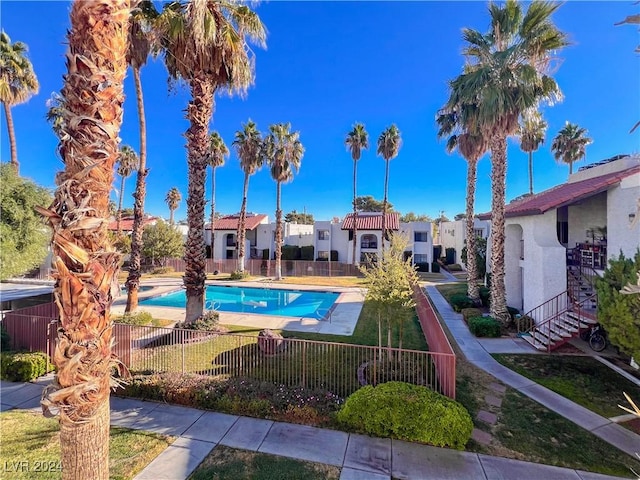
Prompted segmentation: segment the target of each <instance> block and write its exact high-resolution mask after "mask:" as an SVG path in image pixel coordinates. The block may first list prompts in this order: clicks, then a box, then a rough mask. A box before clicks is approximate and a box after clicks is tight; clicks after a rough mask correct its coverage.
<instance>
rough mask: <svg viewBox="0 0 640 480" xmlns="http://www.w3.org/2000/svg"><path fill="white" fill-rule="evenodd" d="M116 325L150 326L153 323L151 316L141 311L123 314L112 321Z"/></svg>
mask: <svg viewBox="0 0 640 480" xmlns="http://www.w3.org/2000/svg"><path fill="white" fill-rule="evenodd" d="M114 322H116V323H126V324H127V325H150V324H151V323H153V316H152V315H151V314H150V313H149V312H145V311H143V310H141V311H139V312H135V313H125V314H124V315H122V316H121V317H117V318H115V319H114Z"/></svg>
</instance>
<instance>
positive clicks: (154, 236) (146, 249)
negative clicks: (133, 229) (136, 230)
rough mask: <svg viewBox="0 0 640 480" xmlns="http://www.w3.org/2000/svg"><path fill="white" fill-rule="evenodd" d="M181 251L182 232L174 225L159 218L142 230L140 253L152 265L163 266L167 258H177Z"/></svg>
mask: <svg viewBox="0 0 640 480" xmlns="http://www.w3.org/2000/svg"><path fill="white" fill-rule="evenodd" d="M183 253H184V243H183V241H182V234H181V233H180V231H179V230H178V229H177V228H176V227H175V226H174V225H171V224H169V223H166V222H163V221H162V220H160V221H158V223H156V224H155V225H148V226H147V227H145V229H144V231H143V232H142V254H143V255H144V256H145V257H146V258H150V259H151V260H152V263H153V264H154V265H160V266H162V267H164V266H165V264H166V260H167V258H178V257H180V256H182V254H183Z"/></svg>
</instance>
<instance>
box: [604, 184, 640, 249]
mask: <svg viewBox="0 0 640 480" xmlns="http://www.w3.org/2000/svg"><path fill="white" fill-rule="evenodd" d="M638 202H640V173H639V174H636V175H632V176H630V177H627V178H625V179H623V180H622V182H620V185H618V186H616V187H615V188H612V189H610V190H609V191H608V192H607V219H608V222H607V256H608V258H610V259H611V258H617V257H618V255H619V254H620V250H622V252H623V253H624V255H625V257H627V258H630V257H632V256H633V255H634V254H635V252H636V249H637V248H639V247H640V219H638V221H636V222H635V225H634V226H633V227H632V222H631V221H630V220H629V214H635V215H636V216H638V215H640V211H637V210H638V206H639V203H638Z"/></svg>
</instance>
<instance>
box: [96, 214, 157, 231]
mask: <svg viewBox="0 0 640 480" xmlns="http://www.w3.org/2000/svg"><path fill="white" fill-rule="evenodd" d="M156 220H158V217H145V218H144V219H143V220H142V226H143V227H145V226H147V225H149V224H150V223H153V222H155V221H156ZM107 229H108V230H111V231H114V232H117V231H118V222H117V221H116V220H112V221H111V222H109V225H108V226H107ZM120 230H121V231H123V232H133V217H123V218H122V220H120Z"/></svg>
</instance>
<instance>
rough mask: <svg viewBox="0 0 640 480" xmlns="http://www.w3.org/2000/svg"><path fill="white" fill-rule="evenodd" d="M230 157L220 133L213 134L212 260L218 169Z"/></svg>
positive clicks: (210, 143) (211, 151)
mask: <svg viewBox="0 0 640 480" xmlns="http://www.w3.org/2000/svg"><path fill="white" fill-rule="evenodd" d="M228 156H229V149H228V148H227V146H226V145H225V143H224V140H223V139H222V137H221V136H220V134H219V133H218V132H212V133H211V135H209V152H208V154H207V163H208V164H209V166H210V167H211V215H210V217H209V223H211V244H210V248H211V258H214V255H213V252H214V250H213V247H214V237H215V235H214V233H215V231H214V228H213V226H214V223H215V221H216V168H217V167H221V166H222V165H224V159H225V157H228Z"/></svg>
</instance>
